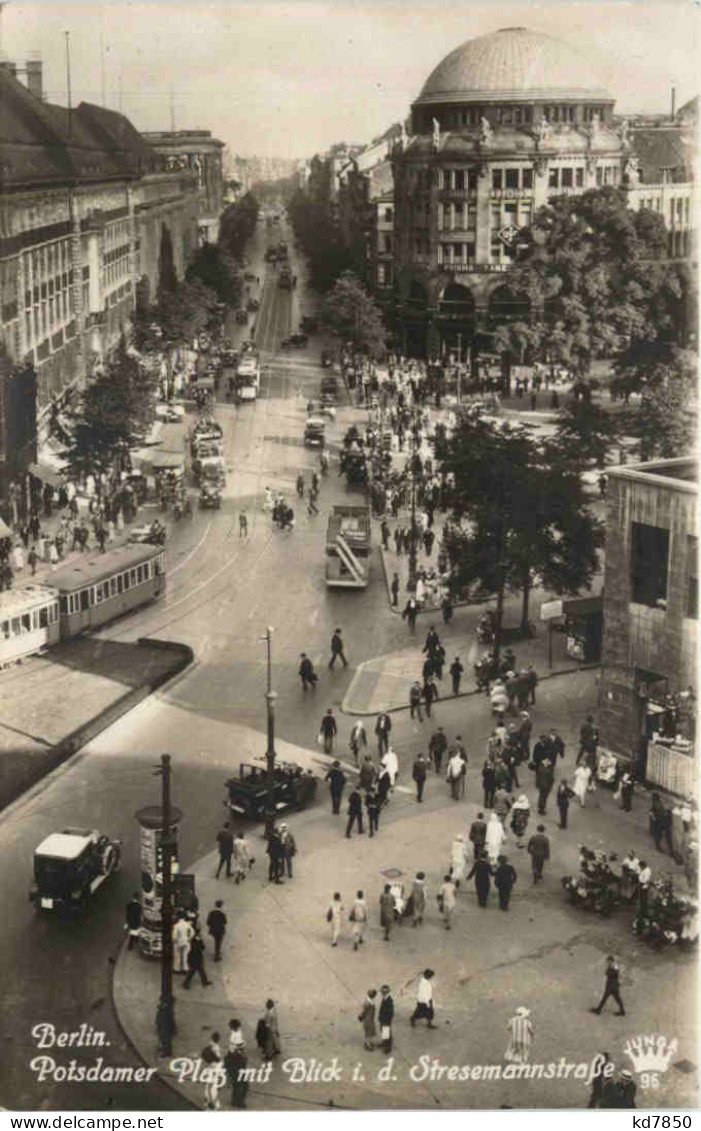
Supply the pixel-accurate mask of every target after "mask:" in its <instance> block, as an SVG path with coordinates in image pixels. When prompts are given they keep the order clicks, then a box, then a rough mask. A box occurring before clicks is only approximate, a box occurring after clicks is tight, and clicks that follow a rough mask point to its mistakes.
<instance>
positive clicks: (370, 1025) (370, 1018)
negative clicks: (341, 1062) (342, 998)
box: [358, 990, 377, 1052]
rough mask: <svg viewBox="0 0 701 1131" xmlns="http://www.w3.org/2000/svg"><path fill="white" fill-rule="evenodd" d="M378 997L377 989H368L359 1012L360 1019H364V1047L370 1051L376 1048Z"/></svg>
mask: <svg viewBox="0 0 701 1131" xmlns="http://www.w3.org/2000/svg"><path fill="white" fill-rule="evenodd" d="M376 998H377V990H368V992H367V997H366V998H365V1001H364V1002H363V1004H362V1006H361V1007H360V1013H359V1014H358V1021H362V1023H363V1037H364V1041H363V1048H365V1049H367V1050H368V1052H371V1051H372V1050H373V1049H374V1047H375V1046H374V1044H373V1043H372V1042H373V1040H374V1038H375V1037H376V1036H377V1025H376V1024H375V1018H376V1016H377V1005H376V1004H375V999H376Z"/></svg>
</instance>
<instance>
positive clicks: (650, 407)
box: [619, 343, 698, 460]
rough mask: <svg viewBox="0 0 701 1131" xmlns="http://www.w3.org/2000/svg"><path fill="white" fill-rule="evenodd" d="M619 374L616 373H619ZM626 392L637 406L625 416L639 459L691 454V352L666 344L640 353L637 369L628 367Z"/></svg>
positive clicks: (693, 389)
mask: <svg viewBox="0 0 701 1131" xmlns="http://www.w3.org/2000/svg"><path fill="white" fill-rule="evenodd" d="M619 372H620V371H619ZM623 379H624V380H627V381H628V382H630V384H628V386H627V388H628V389H630V390H631V391H633V392H637V393H639V394H640V405H639V408H638V409H637V410H633V411H632V412H630V413H629V414H628V416H627V430H628V432H629V433H630V434H631V435H633V436H635V437H636V438H637V440H638V441H639V444H640V458H641V459H642V460H650V459H655V458H659V457H662V458H665V459H670V458H673V457H675V456H681V455H686V454H687V453H688V452H692V451H693V450H694V448H695V443H696V408H697V382H698V364H697V358H696V355H695V354H694V353H693V352H692V351H691V350H683V349H680V348H679V347H677V346H674V345H671V344H670V343H658V344H657V348H656V349H654V348H651V349H650V350H649V351H641V356H640V362H639V366H638V367H637V368H634V367H633V365H632V364H630V363H629V364H628V366H627V367H626V369H625V371H624V377H623Z"/></svg>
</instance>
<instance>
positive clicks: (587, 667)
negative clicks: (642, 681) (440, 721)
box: [341, 660, 601, 719]
mask: <svg viewBox="0 0 701 1131" xmlns="http://www.w3.org/2000/svg"><path fill="white" fill-rule="evenodd" d="M368 663H373V661H372V660H366V661H365V663H362V664H360V665H359V666H358V667H357V668H356V669H355V672H356V674H357V673H358V672H360V671H362V670H363V668H364V667H365V666H366V664H368ZM600 667H601V664H600V663H599V664H580V666H579V667H576V668H559V669H557V670H556V671H549V672H545V674H544V675H539V676H538V686H540V684H541V683H545V682H546V681H547V680H549V679H555V678H556V677H559V676H561V675H579V674H580V672H589V671H596V670H597V669H598V668H600ZM354 681H355V675H354V676H353V682H354ZM353 682H351V688H352V686H353ZM349 692H350V688H349V689H348V691H347V692H346V694H345V696H344V698H343V702H342V703H341V712H342V713H343V714H344V715H353V716H357V717H358V718H361V719H370V718H374V717H375V716H376V715H378V714H380V712H382V713H383V714H387V715H395V714H398V713H399V711H408V710H409V704H408V703H407V704H406V705H405V706H402V707H381V708H379V710H373V711H354V710H353V709H352V708H351V707H347V706H346V700H347V699H348V694H349ZM473 695H482V696H483V695H484V692H483V691H480V690H479V688H477V687H474V688H472V690H471V691H461V692H460V694H459V695H444V696H442V697H441V698H440V699H436V703H454V702H455V700H457V699H469V698H471V697H472V696H473ZM427 717H429V716H427Z"/></svg>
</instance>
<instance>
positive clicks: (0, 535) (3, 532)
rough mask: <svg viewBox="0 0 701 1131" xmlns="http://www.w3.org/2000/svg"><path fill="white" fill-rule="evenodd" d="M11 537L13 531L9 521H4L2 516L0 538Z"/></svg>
mask: <svg viewBox="0 0 701 1131" xmlns="http://www.w3.org/2000/svg"><path fill="white" fill-rule="evenodd" d="M11 537H12V531H11V530H10V528H9V526H8V525H7V523H6V522H3V520H2V519H1V518H0V538H11Z"/></svg>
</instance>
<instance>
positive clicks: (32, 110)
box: [0, 63, 198, 490]
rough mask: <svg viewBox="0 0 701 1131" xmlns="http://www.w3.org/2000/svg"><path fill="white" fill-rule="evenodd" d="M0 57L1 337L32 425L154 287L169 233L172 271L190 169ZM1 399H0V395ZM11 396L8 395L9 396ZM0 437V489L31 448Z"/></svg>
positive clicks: (185, 228) (180, 246)
mask: <svg viewBox="0 0 701 1131" xmlns="http://www.w3.org/2000/svg"><path fill="white" fill-rule="evenodd" d="M28 72H29V77H30V78H31V84H30V87H29V88H27V87H25V86H23V85H22V83H20V82H19V81H18V79H17V77H16V72H15V68H14V67H13V66H12V64H9V63H3V65H2V66H0V283H1V286H2V306H1V309H0V319H1V321H0V340H1V341H2V345H3V347H4V349H5V351H6V353H7V355H8V358H9V376H8V375H5V377H4V380H6V381H8V380H9V381H13V382H14V381H19V380H20V379H21V381H22V382H24V383H26V376H27V374H32V375H33V379H34V385H35V390H34V396H35V399H36V406H37V430H38V432H39V434H41V433H42V431H43V430H44V429H45V427H46V425H47V424H48V419H49V415H50V409H51V407H52V405H56V404H57V402H59V401H60V400H61V399H63V398H64V397H65V395H66V393H67V390H68V389H70V388H72V387H75V386H77V385H79V384H80V382H81V381H83V380H84V379H85V378H86V376H89V374H90V373H91V372H92V370H93V366H94V364H95V362H96V360H97V359H98V358H101V357H104V356H105V355H106V354H107V353H109V351H110V349H112V347H113V346H114V345H115V344H116V342H117V340H118V338H119V335H120V333H121V331H122V329H124V328H125V327H126V325H127V324H128V322H129V319H130V317H131V314H132V311H133V309H134V303H135V295H136V288H137V285H138V284H139V283H141V284H142V285H143V287H145V289H146V290H148V291H150V294H151V296H153V295H155V291H156V288H157V285H158V273H159V250H160V246H161V239H162V237H163V233H164V230H167V232H168V233H169V234H170V238H171V242H172V246H173V258H174V261H175V266H176V270H177V271H178V273H179V274H182V273H183V272H184V269H185V266H186V263H187V260H188V258H189V256H190V255H191V254H192V252H193V251H194V250H195V248H196V246H197V210H198V201H197V179H196V176H195V175H194V174H193V173H192V172H190V171H168V170H167V169H166V168H165V161H164V158H163V157H161V156H160V155H159V154H158V153H156V152H155V151H154V150H153V149H152V148H151V147H150V146H149V145H148V144H147V143H146V142H145V141H144V140H143V138H142V137H141V135H140V134H139V133H138V131H137V130H136V129H135V128H134V126H133V125H132V124H131V122H129V120H128V119H127V118H125V117H124V116H123V115H122V114H118V113H116V112H114V111H111V110H105V109H103V108H101V107H99V106H93V105H90V104H88V103H84V102H82V103H80V105H79V106H77V107H75V108H74V109H71V110H68V109H66V108H65V107H61V106H55V105H51V104H49V103H47V102H45V101H44V100H43V97H42V92H41V75H40V71H39V72H38V71H37V65H36V64H34V66H33V69H32V70H31V71H29V67H28ZM2 399H3V403H8V397H7V396H5V395H3V398H2ZM9 400H12V398H9ZM16 415H17V414H16V413H9V414H5V415H4V417H3V419H4V420H5V431H4V432H3V434H2V435H0V490H2V488H3V486H4V484H5V483H6V482H7V479H8V478H10V477H12V476H13V475H16V474H18V473H19V472H21V471H23V470H25V469H26V466H27V464H28V462H31V459H32V454H31V453H32V452H33V449H34V448H35V446H36V430H35V435H34V437H33V439H32V442H31V443H27V442H25V440H23V439H22V438H21V437H18V436H16V435H14V434H12V430H11V428H10V422H11V421H12V420H13V419H15V418H16Z"/></svg>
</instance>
